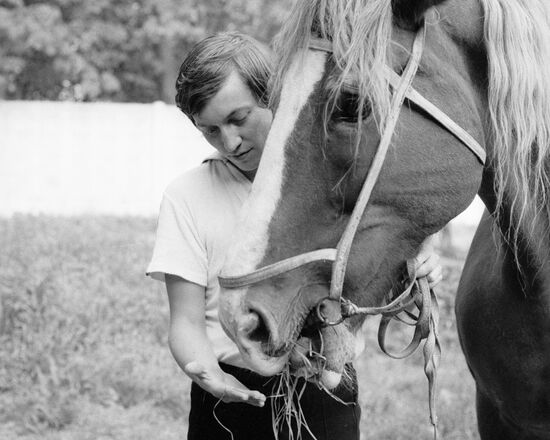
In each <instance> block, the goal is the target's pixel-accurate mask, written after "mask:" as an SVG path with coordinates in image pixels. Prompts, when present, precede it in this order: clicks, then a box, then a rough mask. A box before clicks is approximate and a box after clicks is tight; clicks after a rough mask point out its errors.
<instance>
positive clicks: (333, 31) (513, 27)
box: [272, 0, 550, 247]
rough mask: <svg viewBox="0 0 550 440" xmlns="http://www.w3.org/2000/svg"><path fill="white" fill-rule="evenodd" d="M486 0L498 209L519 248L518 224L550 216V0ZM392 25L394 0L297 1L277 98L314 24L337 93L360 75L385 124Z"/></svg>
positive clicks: (362, 92)
mask: <svg viewBox="0 0 550 440" xmlns="http://www.w3.org/2000/svg"><path fill="white" fill-rule="evenodd" d="M457 1H458V0H457ZM480 2H481V4H482V6H483V8H484V11H485V21H484V35H485V45H486V50H487V56H488V61H489V90H488V100H489V115H490V121H489V125H490V127H489V131H490V133H489V137H490V139H491V142H492V146H493V148H490V149H489V150H490V151H489V153H490V154H491V157H490V160H491V165H492V168H493V170H494V173H495V192H496V195H497V215H498V213H502V212H505V211H506V208H507V209H510V210H511V213H512V215H511V219H510V222H511V227H510V228H509V230H510V231H509V232H510V234H509V235H508V237H507V238H508V239H509V240H510V241H511V242H512V243H513V244H514V247H515V246H516V245H517V239H518V236H517V235H516V234H517V231H519V230H524V231H527V232H528V233H532V232H533V231H534V230H535V229H537V230H539V231H540V226H541V224H544V225H547V224H548V219H549V218H550V203H549V194H548V193H549V191H550V175H549V172H550V170H549V155H550V80H549V78H550V62H549V61H548V60H550V1H549V0H529V1H523V0H480ZM392 24H393V23H392V10H391V2H390V1H389V0H348V1H341V0H299V1H297V2H295V5H294V8H293V10H292V11H291V13H290V14H289V19H288V21H287V22H286V23H285V25H284V27H283V28H282V29H281V31H280V33H279V35H278V37H277V38H276V40H275V49H276V53H277V55H278V58H279V60H278V61H279V63H278V65H279V66H280V67H279V70H278V71H277V72H275V75H274V78H273V83H272V90H273V97H274V99H273V101H276V99H277V96H278V93H279V92H280V89H281V87H282V83H283V81H284V75H285V73H286V71H287V69H288V67H289V66H290V64H291V62H292V61H293V60H294V58H295V57H296V56H300V54H302V55H303V54H304V52H305V51H304V50H303V49H304V48H306V47H307V46H308V44H309V41H310V39H311V32H312V29H313V32H314V33H316V34H317V36H319V37H321V38H326V39H329V40H331V41H332V44H333V59H334V62H335V63H336V67H337V68H338V69H339V70H340V71H341V72H342V73H341V74H340V76H339V81H338V83H337V84H336V87H335V88H334V90H333V91H332V94H331V97H332V98H335V97H336V96H337V95H338V93H339V92H340V90H341V89H342V87H343V86H344V83H345V82H346V81H348V80H349V78H353V79H354V81H355V82H356V86H357V88H358V90H359V96H360V98H361V101H360V102H359V109H361V108H362V107H363V104H364V102H365V100H368V101H369V102H370V103H371V106H372V108H373V109H375V116H376V119H377V122H378V124H379V126H380V128H383V126H384V122H385V120H386V116H387V114H388V108H389V102H390V95H389V87H388V83H387V79H386V78H385V75H384V74H383V66H384V64H386V63H389V61H390V60H389V59H388V57H389V55H390V52H391V51H390V50H388V47H389V42H390V41H391V30H392ZM541 219H545V221H544V222H541V221H539V220H541ZM544 228H546V226H544ZM514 231H515V232H514ZM545 232H547V231H545Z"/></svg>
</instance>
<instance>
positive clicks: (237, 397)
mask: <svg viewBox="0 0 550 440" xmlns="http://www.w3.org/2000/svg"><path fill="white" fill-rule="evenodd" d="M222 400H223V401H224V402H226V403H229V402H246V403H248V404H250V405H254V406H259V407H262V406H264V405H265V396H264V395H263V394H262V393H260V392H258V391H249V392H244V391H243V390H239V389H238V388H235V387H226V389H225V394H224V396H223V398H222Z"/></svg>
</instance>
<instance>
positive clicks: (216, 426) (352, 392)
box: [187, 364, 361, 440]
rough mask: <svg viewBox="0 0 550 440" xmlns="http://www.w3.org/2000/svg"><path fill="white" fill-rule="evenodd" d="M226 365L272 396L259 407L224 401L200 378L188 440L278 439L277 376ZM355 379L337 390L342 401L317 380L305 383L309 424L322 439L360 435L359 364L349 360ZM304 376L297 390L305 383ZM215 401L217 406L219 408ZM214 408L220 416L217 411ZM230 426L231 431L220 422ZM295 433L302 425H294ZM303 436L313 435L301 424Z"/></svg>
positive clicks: (283, 435)
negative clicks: (274, 422)
mask: <svg viewBox="0 0 550 440" xmlns="http://www.w3.org/2000/svg"><path fill="white" fill-rule="evenodd" d="M220 366H221V367H222V369H223V370H224V371H225V372H227V373H229V374H231V375H233V376H235V377H236V378H237V379H238V380H240V381H241V382H242V383H243V384H244V385H246V386H247V387H248V388H250V389H253V390H258V391H260V392H262V393H263V394H265V395H266V396H267V402H266V405H265V406H264V407H263V408H257V407H255V406H252V405H248V404H246V403H223V402H219V403H218V400H219V399H217V398H216V397H214V396H212V395H211V394H210V393H207V392H206V391H204V390H203V389H202V388H200V387H199V386H198V385H196V384H195V383H193V384H192V386H191V411H190V412H189V431H188V434H187V439H188V440H225V439H227V440H231V439H233V440H274V439H275V438H276V437H275V435H274V434H273V425H272V415H271V410H272V405H273V399H275V398H271V397H269V396H271V395H273V392H274V391H273V383H274V381H275V379H274V378H266V377H263V376H260V375H258V374H256V373H254V372H252V371H249V370H245V369H242V368H237V367H233V366H231V365H227V364H220ZM346 369H347V371H348V375H349V376H350V377H351V379H352V380H351V381H350V384H347V386H339V387H338V388H336V390H333V394H335V395H336V396H338V398H339V399H341V400H342V401H343V402H346V403H347V404H344V403H341V402H339V401H337V400H336V399H334V398H333V397H331V396H330V395H329V394H327V393H326V392H325V391H322V390H320V389H319V388H318V387H317V386H316V385H315V384H312V383H310V382H307V383H306V387H305V391H304V393H303V394H302V396H301V398H300V406H301V408H302V411H303V413H304V416H305V419H306V421H307V424H308V427H309V429H310V430H311V432H312V433H313V435H315V438H316V439H317V440H358V439H359V435H360V431H359V430H360V427H359V419H360V416H361V408H360V406H359V404H358V403H357V378H356V374H355V370H354V369H353V367H352V366H351V365H347V366H346ZM303 383H304V382H303V379H301V380H300V384H299V386H298V390H300V389H302V385H303ZM214 407H215V408H214ZM214 414H215V416H214ZM216 417H217V419H218V420H219V422H221V424H223V426H225V427H226V428H227V429H229V430H230V431H231V433H232V434H233V437H232V436H231V434H230V433H229V432H228V431H227V430H226V429H224V427H222V425H221V424H220V423H219V422H218V420H216ZM283 425H284V426H283V427H282V430H280V431H279V435H278V438H279V440H285V439H288V438H291V437H290V435H289V432H288V426H286V423H283ZM293 431H294V435H293V438H296V436H297V435H296V434H297V428H296V426H294V427H293ZM301 435H302V437H301V438H302V439H303V440H313V437H312V436H311V435H310V433H309V432H308V430H307V429H306V428H304V427H302V428H301Z"/></svg>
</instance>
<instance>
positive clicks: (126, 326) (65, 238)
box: [0, 216, 479, 440]
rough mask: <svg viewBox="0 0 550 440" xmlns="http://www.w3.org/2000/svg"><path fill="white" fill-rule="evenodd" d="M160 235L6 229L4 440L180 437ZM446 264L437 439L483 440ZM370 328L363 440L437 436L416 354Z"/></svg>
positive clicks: (16, 222)
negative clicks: (156, 258)
mask: <svg viewBox="0 0 550 440" xmlns="http://www.w3.org/2000/svg"><path fill="white" fill-rule="evenodd" d="M154 228H155V222H154V220H152V219H143V218H115V217H73V218H57V217H46V216H14V217H12V218H10V219H0V438H2V439H6V440H11V439H17V440H37V439H45V440H53V439H55V440H67V439H79V440H81V439H82V440H87V439H90V440H91V439H94V440H95V439H117V440H119V439H120V440H126V439H132V440H134V439H138V440H140V439H150V438H156V439H159V440H172V439H181V438H184V437H185V433H186V428H187V411H188V405H189V398H188V393H189V385H190V382H189V380H188V379H187V378H186V377H185V375H184V374H183V373H182V372H181V371H180V370H179V369H178V367H177V366H176V364H175V363H174V362H173V360H172V358H171V355H170V353H169V351H168V348H167V331H168V306H167V301H166V298H165V292H164V288H163V286H162V285H161V284H160V283H157V282H153V281H151V280H148V279H147V278H146V277H145V276H144V269H145V266H146V264H147V262H148V259H149V257H150V253H151V249H152V245H153V240H154ZM468 233H470V231H468ZM442 252H443V251H442ZM444 256H445V258H444V267H445V272H446V279H445V281H444V282H443V283H442V286H441V288H440V289H439V292H438V293H439V295H438V296H439V297H440V299H441V303H442V304H441V309H442V317H441V326H440V333H441V339H442V344H443V350H444V353H443V360H442V365H441V368H440V373H439V378H440V379H439V383H440V385H439V389H438V398H439V403H438V412H439V418H440V431H441V433H442V434H443V438H445V439H447V440H451V439H461V440H471V439H476V440H477V439H478V438H479V437H478V436H477V434H476V427H475V414H474V405H473V396H474V393H473V381H472V379H471V377H470V375H469V373H468V371H467V368H466V366H465V362H464V359H463V356H462V354H461V352H460V348H459V346H458V342H457V337H456V329H455V326H454V316H453V312H452V310H453V298H454V291H455V289H456V284H457V282H458V277H459V272H460V268H461V265H462V261H463V258H464V250H463V249H461V250H456V249H451V250H445V252H444ZM375 321H376V320H373V321H372V322H370V323H369V324H368V325H367V332H368V340H367V352H366V354H364V355H363V356H362V357H361V359H359V361H358V362H357V369H358V372H359V378H360V388H361V393H360V394H361V402H362V409H363V417H362V433H363V434H362V438H363V439H364V440H369V439H396V438H399V439H421V438H426V439H428V438H431V431H430V424H429V419H428V408H427V382H426V379H425V377H424V375H423V372H422V367H421V364H422V359H421V356H420V355H418V354H417V355H415V356H413V357H411V358H409V359H406V360H401V361H398V360H392V359H389V358H387V357H386V356H384V355H383V354H382V353H381V352H380V350H379V349H378V348H377V345H376V340H375V338H376V336H375V331H376V329H375V324H376V322H375ZM401 339H403V338H402V336H401V334H400V333H398V334H397V340H401Z"/></svg>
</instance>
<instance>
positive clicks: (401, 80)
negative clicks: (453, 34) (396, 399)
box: [219, 26, 486, 438]
mask: <svg viewBox="0 0 550 440" xmlns="http://www.w3.org/2000/svg"><path fill="white" fill-rule="evenodd" d="M424 39H425V28H424V26H422V27H420V29H419V30H418V32H417V33H416V36H415V39H414V43H413V48H412V53H411V56H410V58H409V60H408V63H407V66H406V67H405V70H404V71H403V73H402V75H401V76H399V75H398V74H397V73H395V72H394V71H393V70H392V69H391V68H390V67H388V66H386V75H388V80H389V84H390V86H391V88H392V89H393V96H392V100H391V104H390V111H389V116H388V118H387V121H386V124H385V126H384V130H383V132H382V136H381V138H380V143H379V144H378V148H377V151H376V154H375V156H374V159H373V161H372V163H371V165H370V168H369V171H368V174H367V177H366V179H365V182H364V183H363V187H362V188H361V192H360V194H359V197H358V199H357V201H356V203H355V207H354V209H353V211H352V213H351V216H350V219H349V221H348V224H347V226H346V229H345V230H344V233H343V234H342V237H341V238H340V241H339V242H338V245H337V247H336V248H326V249H318V250H314V251H311V252H306V253H303V254H300V255H297V256H294V257H290V258H287V259H284V260H281V261H278V262H276V263H273V264H270V265H267V266H264V267H262V268H260V269H256V270H254V271H253V272H251V273H248V274H245V275H241V276H223V277H219V282H220V286H221V287H223V288H227V289H236V288H241V287H246V286H249V285H252V284H256V283H258V282H260V281H264V280H267V279H269V278H272V277H274V276H277V275H280V274H283V273H286V272H288V271H290V270H293V269H296V268H299V267H301V266H304V265H306V264H309V263H312V262H320V261H326V262H332V278H331V284H330V290H329V295H328V296H327V297H325V298H322V299H321V300H320V301H319V302H318V303H317V306H316V309H315V310H316V314H317V317H318V319H319V320H320V322H321V324H322V325H325V326H331V325H337V324H340V323H341V322H343V321H344V320H345V319H347V318H349V317H351V316H355V315H361V314H363V315H382V319H381V322H380V327H379V332H378V342H379V345H380V347H381V349H382V350H383V351H384V353H386V354H387V355H389V356H391V357H394V358H404V357H406V356H409V355H410V354H411V353H413V352H414V351H415V350H416V348H417V347H418V346H419V344H420V342H421V341H422V340H425V341H426V342H425V344H424V371H425V373H426V376H427V377H428V381H429V403H430V418H431V422H432V425H433V426H434V435H435V437H436V438H437V417H436V414H435V393H434V382H435V377H436V369H437V366H438V363H439V357H440V352H441V349H440V345H439V341H438V335H437V323H438V320H439V311H438V307H437V299H436V297H435V295H434V293H433V291H432V290H431V289H430V287H429V284H428V281H427V279H426V278H425V277H423V278H418V279H417V277H416V274H415V273H414V266H413V265H411V264H410V265H408V267H407V270H408V277H409V282H408V284H407V286H406V288H405V289H404V291H403V292H401V293H400V294H398V295H395V296H393V295H392V294H391V292H390V295H389V296H388V297H387V299H386V300H387V303H386V304H385V305H383V306H379V307H358V306H357V305H355V304H353V303H352V302H351V301H349V300H348V299H346V298H344V297H343V296H342V291H343V285H344V278H345V273H346V266H347V261H348V257H349V253H350V250H351V245H352V242H353V239H354V237H355V233H356V231H357V228H358V226H359V223H360V221H361V218H362V217H363V214H364V211H365V209H366V206H367V203H368V201H369V199H370V196H371V193H372V190H373V188H374V186H375V184H376V181H377V180H378V176H379V174H380V171H381V169H382V165H383V163H384V160H385V157H386V153H387V151H388V148H389V145H390V143H391V139H392V136H393V132H394V130H395V126H396V124H397V120H398V118H399V113H400V110H401V107H402V105H403V102H404V101H405V100H407V101H409V102H411V103H414V104H415V105H416V106H417V107H419V108H420V109H422V110H423V111H424V112H425V113H426V114H428V115H430V116H431V117H432V118H433V119H435V120H436V121H437V122H438V123H439V124H440V125H442V126H443V127H444V128H445V129H446V130H447V131H448V132H449V133H451V134H452V135H454V136H455V137H456V138H457V139H458V140H460V141H461V142H462V143H463V144H464V145H465V146H466V147H467V148H468V149H470V150H471V151H472V153H473V154H474V155H475V156H476V157H477V158H478V160H479V161H480V162H481V164H482V165H484V164H485V160H486V154H485V151H484V150H483V148H482V147H481V145H480V144H479V143H478V142H477V141H476V140H475V139H474V138H473V137H472V136H471V135H470V134H469V133H468V132H466V131H465V130H464V129H463V128H462V127H460V126H459V125H458V124H457V123H456V122H454V121H453V120H452V119H451V118H450V117H449V116H447V115H446V114H445V113H443V112H442V111H441V110H440V109H439V108H437V107H436V106H435V105H434V104H432V103H431V102H430V101H428V100H427V99H426V98H424V97H423V96H422V95H421V94H420V93H418V92H417V91H416V90H415V89H414V88H413V87H412V82H413V79H414V77H415V75H416V71H417V69H418V66H419V63H420V58H421V57H422V51H423V48H424ZM309 49H311V50H317V51H323V52H327V53H332V43H331V42H330V41H328V40H324V39H319V38H312V40H311V42H310V44H309ZM326 301H336V302H339V303H340V309H341V316H340V318H339V319H337V320H335V321H330V320H329V319H328V318H327V317H326V316H324V315H323V304H324V303H325V302H326ZM412 304H415V305H416V306H417V308H418V310H419V314H418V316H414V315H413V316H412V322H411V320H408V321H407V320H404V319H402V318H399V317H397V315H398V314H399V313H401V312H407V313H408V308H409V307H410V306H411V305H412ZM409 316H410V314H409ZM392 318H397V319H400V320H402V321H403V322H405V323H407V324H409V325H414V326H415V332H414V336H413V338H412V340H411V342H410V344H409V345H408V346H407V347H406V348H405V349H404V350H403V351H401V352H400V353H397V354H394V353H390V352H389V351H388V350H387V349H386V346H385V332H386V329H387V327H388V324H389V322H390V321H391V319H392Z"/></svg>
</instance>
